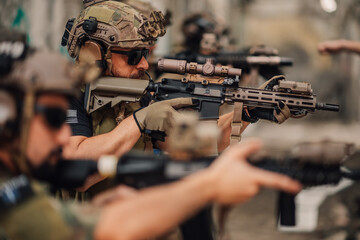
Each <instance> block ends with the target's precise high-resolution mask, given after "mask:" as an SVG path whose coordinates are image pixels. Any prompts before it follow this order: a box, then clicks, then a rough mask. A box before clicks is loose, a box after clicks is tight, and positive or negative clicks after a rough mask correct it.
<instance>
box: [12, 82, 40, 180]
mask: <svg viewBox="0 0 360 240" xmlns="http://www.w3.org/2000/svg"><path fill="white" fill-rule="evenodd" d="M34 106H35V91H34V90H33V89H31V90H29V91H28V92H27V93H26V94H25V98H24V107H23V110H22V111H23V114H22V119H21V133H20V152H19V156H18V157H15V159H14V160H15V162H16V164H17V167H18V169H19V170H20V171H21V173H23V174H25V175H28V176H30V171H29V168H28V166H27V163H26V150H27V144H28V138H29V131H30V123H31V119H32V117H33V116H34Z"/></svg>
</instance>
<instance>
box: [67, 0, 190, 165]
mask: <svg viewBox="0 0 360 240" xmlns="http://www.w3.org/2000/svg"><path fill="white" fill-rule="evenodd" d="M84 5H85V9H84V10H83V11H82V12H81V13H80V14H79V16H78V17H77V18H76V19H70V20H69V21H68V24H67V26H66V30H65V33H64V37H63V42H62V45H63V46H67V48H68V52H69V55H70V56H71V57H73V58H75V59H76V61H77V63H80V64H81V63H84V62H91V63H96V64H97V66H98V67H99V69H100V70H101V72H102V75H103V76H108V77H121V78H133V79H134V81H136V79H140V78H142V77H143V76H144V75H145V73H146V70H148V68H149V64H148V62H147V60H146V58H147V56H148V55H149V52H150V50H151V49H152V48H154V44H155V42H156V40H157V38H158V37H160V36H163V35H164V34H165V27H164V25H163V22H162V21H163V16H162V14H161V13H160V12H154V14H153V17H154V18H152V19H147V18H146V17H145V16H144V15H142V14H140V13H138V12H137V11H136V10H135V9H134V8H132V7H130V6H128V5H126V4H124V3H121V2H118V1H103V0H84ZM190 105H192V100H191V99H176V100H174V101H170V102H163V103H161V104H159V105H158V106H157V108H156V109H155V108H152V107H151V106H149V107H146V106H147V103H145V104H140V103H125V102H121V103H120V104H118V105H116V106H109V105H107V106H104V107H103V108H101V109H98V110H96V111H95V112H93V113H91V114H88V113H87V112H86V111H85V107H84V97H83V98H82V99H80V100H74V101H72V102H71V103H70V109H69V111H68V120H67V122H68V123H69V124H70V126H71V128H72V132H73V136H72V137H71V140H70V143H69V144H68V146H66V148H65V149H64V154H65V155H66V156H72V157H82V158H98V157H99V156H101V155H103V154H116V155H121V154H123V153H126V152H128V151H129V150H130V149H131V148H133V146H134V145H135V144H136V143H137V142H138V140H139V138H141V136H142V133H143V132H144V131H145V130H150V131H152V130H160V131H164V132H166V131H167V130H168V129H169V127H171V124H169V121H168V118H170V119H171V118H175V117H176V115H177V114H178V113H177V112H176V111H174V109H177V108H179V107H184V106H190ZM141 107H144V108H143V109H142V110H141V111H138V112H136V113H135V114H133V113H134V111H136V110H138V109H139V108H141ZM138 144H139V145H140V146H138V147H137V148H142V149H144V144H143V143H142V141H139V142H138Z"/></svg>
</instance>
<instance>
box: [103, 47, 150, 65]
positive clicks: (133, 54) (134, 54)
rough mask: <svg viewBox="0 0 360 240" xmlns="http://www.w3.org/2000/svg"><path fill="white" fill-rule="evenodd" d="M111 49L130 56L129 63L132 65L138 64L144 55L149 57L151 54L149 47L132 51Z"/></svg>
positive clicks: (113, 51)
mask: <svg viewBox="0 0 360 240" xmlns="http://www.w3.org/2000/svg"><path fill="white" fill-rule="evenodd" d="M110 51H111V52H112V53H118V54H122V55H126V56H128V64H129V65H132V66H134V65H138V64H139V62H140V61H141V59H142V57H144V58H145V59H147V57H148V56H149V49H141V50H132V51H119V50H110Z"/></svg>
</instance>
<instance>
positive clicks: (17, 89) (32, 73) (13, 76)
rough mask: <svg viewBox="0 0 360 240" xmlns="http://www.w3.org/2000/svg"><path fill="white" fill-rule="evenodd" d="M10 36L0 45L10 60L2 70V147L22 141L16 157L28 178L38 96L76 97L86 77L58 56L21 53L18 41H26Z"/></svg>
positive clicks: (0, 95) (2, 40)
mask: <svg viewBox="0 0 360 240" xmlns="http://www.w3.org/2000/svg"><path fill="white" fill-rule="evenodd" d="M7 32H8V33H9V34H7V35H6V36H4V35H3V37H2V38H1V41H0V46H2V47H3V49H5V50H3V51H2V53H1V57H2V58H3V59H7V63H6V64H7V65H9V66H10V67H6V68H5V67H0V69H2V70H1V72H0V115H1V117H0V144H1V145H2V146H3V145H6V144H9V143H11V142H12V141H13V140H15V139H19V140H20V147H19V149H17V150H18V151H17V154H16V156H13V157H14V161H15V163H16V164H17V167H18V168H19V170H20V171H21V172H23V173H25V174H26V173H28V167H27V165H26V161H25V159H26V157H25V153H26V146H27V139H28V133H29V127H30V121H31V119H32V117H33V115H34V111H35V103H36V98H37V96H38V95H39V94H41V93H59V94H62V95H66V96H74V95H75V94H76V89H77V87H78V86H80V85H81V83H82V81H83V80H84V78H83V76H85V75H83V74H82V73H83V71H82V70H81V69H80V68H74V66H73V64H71V63H70V62H69V61H68V60H67V59H66V58H65V57H63V56H61V55H60V54H59V53H52V52H48V51H40V50H39V51H37V50H34V49H30V48H28V47H24V48H21V49H24V52H21V53H20V52H19V49H20V47H19V43H20V42H19V39H23V42H22V43H23V44H24V46H26V42H25V38H17V37H16V36H17V34H15V33H14V32H13V31H8V30H7ZM15 43H17V44H15ZM5 45H6V46H7V47H6V48H5ZM14 53H17V54H14ZM16 56H17V57H16ZM1 64H3V62H0V65H1ZM64 117H65V116H64Z"/></svg>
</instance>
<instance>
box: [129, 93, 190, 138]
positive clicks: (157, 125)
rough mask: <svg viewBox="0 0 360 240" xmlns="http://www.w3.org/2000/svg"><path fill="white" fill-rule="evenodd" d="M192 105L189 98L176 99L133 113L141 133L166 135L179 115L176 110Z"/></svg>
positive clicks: (157, 103)
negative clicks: (156, 132)
mask: <svg viewBox="0 0 360 240" xmlns="http://www.w3.org/2000/svg"><path fill="white" fill-rule="evenodd" d="M192 105H193V100H192V99H191V98H176V99H171V100H166V101H161V102H156V103H153V104H151V105H150V106H148V107H146V108H143V109H140V110H139V111H137V112H135V113H134V118H135V121H136V122H137V124H138V126H139V129H140V131H141V132H144V131H145V130H149V131H161V132H165V133H167V132H168V130H169V129H170V128H172V125H173V122H174V119H175V118H176V117H177V116H179V115H180V113H178V112H177V111H176V110H177V109H180V108H184V107H190V106H192Z"/></svg>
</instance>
